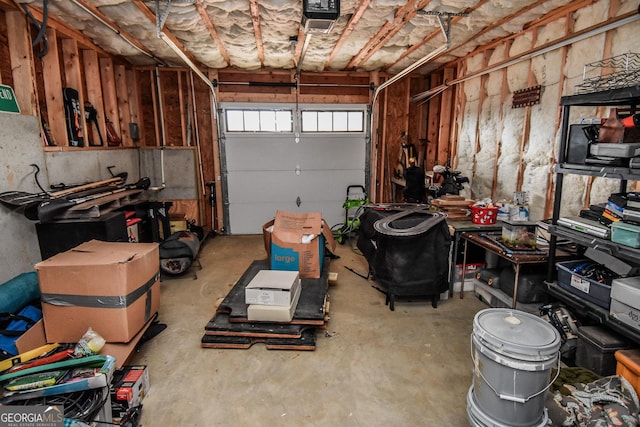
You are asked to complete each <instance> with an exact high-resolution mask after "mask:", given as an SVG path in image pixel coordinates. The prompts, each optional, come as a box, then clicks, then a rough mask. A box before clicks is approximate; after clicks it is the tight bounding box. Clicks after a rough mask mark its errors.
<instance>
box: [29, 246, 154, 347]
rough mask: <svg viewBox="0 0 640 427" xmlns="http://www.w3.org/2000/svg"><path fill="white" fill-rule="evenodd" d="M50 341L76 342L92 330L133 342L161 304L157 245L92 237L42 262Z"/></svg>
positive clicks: (40, 271) (44, 311)
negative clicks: (109, 240)
mask: <svg viewBox="0 0 640 427" xmlns="http://www.w3.org/2000/svg"><path fill="white" fill-rule="evenodd" d="M36 270H37V272H38V279H39V283H40V292H41V301H42V314H43V320H44V327H45V335H46V339H47V342H50V343H54V342H60V343H66V342H70V343H75V342H78V340H79V339H80V338H81V337H82V335H84V333H85V332H86V331H87V329H88V328H92V329H93V330H94V331H96V332H97V333H99V334H100V335H101V336H102V337H103V338H104V339H105V340H106V341H108V342H116V343H117V342H128V341H129V340H131V339H132V338H133V337H134V336H135V335H136V334H137V333H138V332H139V331H140V329H142V327H143V326H144V324H145V323H146V322H147V321H148V320H149V319H150V318H151V317H152V316H153V314H155V313H156V312H157V311H158V307H159V306H160V274H159V271H160V257H159V251H158V244H157V243H120V242H101V241H98V240H91V241H89V242H86V243H83V244H81V245H79V246H76V247H75V248H73V249H70V250H68V251H67V252H62V253H59V254H57V255H55V256H53V257H51V258H49V259H47V260H45V261H42V262H40V263H38V264H36Z"/></svg>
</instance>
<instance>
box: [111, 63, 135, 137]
mask: <svg viewBox="0 0 640 427" xmlns="http://www.w3.org/2000/svg"><path fill="white" fill-rule="evenodd" d="M114 78H115V87H116V100H117V107H116V108H117V110H116V111H117V112H118V115H117V116H112V117H110V119H111V120H112V121H113V122H114V124H115V122H118V126H119V127H118V128H117V129H120V138H122V146H123V147H133V139H131V134H130V133H129V123H131V122H133V121H134V120H132V118H131V106H132V104H130V103H129V99H136V98H134V97H133V96H135V93H132V95H131V96H132V97H131V98H129V88H128V84H127V69H126V67H125V66H124V65H115V66H114ZM131 86H132V88H131V90H135V85H134V84H132V85H131Z"/></svg>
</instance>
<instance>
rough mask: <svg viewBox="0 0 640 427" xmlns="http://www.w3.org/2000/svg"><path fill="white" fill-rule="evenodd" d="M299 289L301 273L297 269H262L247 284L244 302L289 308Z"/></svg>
mask: <svg viewBox="0 0 640 427" xmlns="http://www.w3.org/2000/svg"><path fill="white" fill-rule="evenodd" d="M299 289H300V275H299V273H298V272H297V271H281V270H260V271H258V274H256V275H255V277H254V278H253V279H251V282H249V284H247V286H246V288H245V290H244V302H245V304H261V305H275V306H282V307H286V308H288V307H289V306H290V305H291V302H292V301H293V298H294V296H295V293H296V290H299Z"/></svg>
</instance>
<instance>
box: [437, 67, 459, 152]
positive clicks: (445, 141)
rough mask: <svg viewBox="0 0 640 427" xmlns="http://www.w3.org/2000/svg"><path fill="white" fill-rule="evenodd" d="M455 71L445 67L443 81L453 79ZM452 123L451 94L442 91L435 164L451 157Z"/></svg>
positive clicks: (448, 91)
mask: <svg viewBox="0 0 640 427" xmlns="http://www.w3.org/2000/svg"><path fill="white" fill-rule="evenodd" d="M454 73H455V69H454V68H451V67H447V68H445V69H444V75H443V78H442V79H443V80H444V81H447V80H451V79H452V78H453V77H454ZM452 121H453V92H451V91H450V90H447V91H444V92H443V93H442V95H441V98H440V123H439V124H438V146H437V147H438V148H437V154H436V162H438V163H440V164H443V162H444V163H446V161H447V160H448V159H449V158H450V157H451V156H450V146H451V145H450V144H451V131H452V128H451V123H452Z"/></svg>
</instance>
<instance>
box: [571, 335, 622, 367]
mask: <svg viewBox="0 0 640 427" xmlns="http://www.w3.org/2000/svg"><path fill="white" fill-rule="evenodd" d="M627 348H629V345H628V344H627V342H626V341H625V340H623V339H622V338H621V337H619V336H618V335H615V334H614V333H613V332H610V331H609V330H607V329H605V328H602V327H600V326H583V327H581V328H579V329H578V346H577V348H576V366H580V367H583V368H587V369H590V370H592V371H593V372H595V373H596V374H598V375H602V376H608V375H615V373H616V357H615V352H616V351H618V350H625V349H627Z"/></svg>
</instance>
